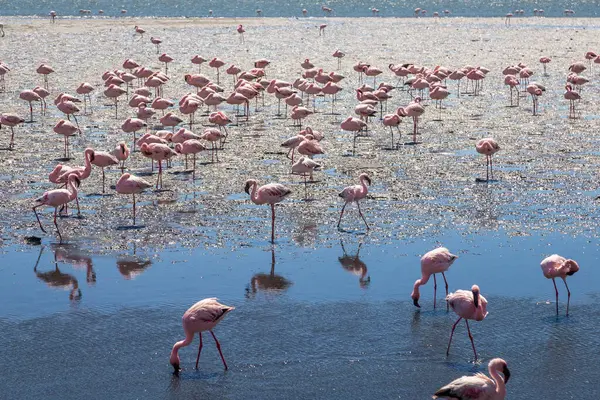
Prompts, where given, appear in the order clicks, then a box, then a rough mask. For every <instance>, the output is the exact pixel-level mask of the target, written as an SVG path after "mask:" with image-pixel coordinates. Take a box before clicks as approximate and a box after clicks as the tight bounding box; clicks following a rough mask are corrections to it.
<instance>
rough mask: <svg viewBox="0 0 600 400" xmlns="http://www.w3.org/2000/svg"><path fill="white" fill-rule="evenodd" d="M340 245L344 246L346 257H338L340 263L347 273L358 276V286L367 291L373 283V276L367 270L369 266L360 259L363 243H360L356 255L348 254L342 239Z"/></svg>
mask: <svg viewBox="0 0 600 400" xmlns="http://www.w3.org/2000/svg"><path fill="white" fill-rule="evenodd" d="M340 244H341V245H342V251H343V252H344V255H343V256H341V257H338V261H339V262H340V264H341V265H342V268H344V269H345V270H346V271H348V272H350V273H352V274H354V275H357V276H358V284H359V285H360V287H361V288H363V289H366V288H367V287H368V286H369V284H370V283H371V276H369V275H368V274H367V273H368V270H367V264H365V263H364V262H363V261H362V260H361V259H360V256H359V254H360V248H361V247H362V245H363V242H362V241H361V242H359V243H358V248H357V249H356V254H354V255H348V253H347V252H346V248H345V247H344V241H343V240H341V239H340Z"/></svg>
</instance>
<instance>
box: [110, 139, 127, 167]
mask: <svg viewBox="0 0 600 400" xmlns="http://www.w3.org/2000/svg"><path fill="white" fill-rule="evenodd" d="M111 154H112V155H113V156H115V158H116V159H117V160H119V161H120V162H121V173H123V172H124V171H125V160H127V159H128V158H129V154H130V150H129V147H127V144H125V142H121V143H119V144H117V147H115V148H114V149H113V151H112V153H111Z"/></svg>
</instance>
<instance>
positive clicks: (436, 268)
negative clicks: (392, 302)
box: [410, 247, 458, 309]
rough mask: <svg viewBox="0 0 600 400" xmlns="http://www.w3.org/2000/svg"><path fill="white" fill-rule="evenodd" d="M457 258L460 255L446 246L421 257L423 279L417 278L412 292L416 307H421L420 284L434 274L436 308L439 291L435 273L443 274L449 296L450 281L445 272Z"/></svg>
mask: <svg viewBox="0 0 600 400" xmlns="http://www.w3.org/2000/svg"><path fill="white" fill-rule="evenodd" d="M457 258H458V256H456V255H454V254H452V253H450V251H449V250H448V249H447V248H445V247H438V248H437V249H433V250H431V251H429V252H428V253H426V254H425V255H424V256H423V257H421V279H417V281H416V282H415V285H414V287H413V291H412V293H411V294H410V297H411V298H412V300H413V304H414V305H415V306H416V307H419V308H420V307H421V306H420V305H419V298H420V297H421V294H420V293H419V286H422V285H425V284H426V283H427V282H428V281H429V278H430V277H431V275H433V308H435V304H436V293H437V280H436V277H435V274H439V273H441V274H442V277H443V278H444V283H445V284H446V296H448V281H447V280H446V275H445V274H444V273H445V272H446V271H448V269H449V268H450V266H451V265H452V263H454V261H455V260H456V259H457ZM447 308H448V304H446V309H447Z"/></svg>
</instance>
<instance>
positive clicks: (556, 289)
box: [552, 278, 558, 316]
mask: <svg viewBox="0 0 600 400" xmlns="http://www.w3.org/2000/svg"><path fill="white" fill-rule="evenodd" d="M552 283H553V284H554V292H555V293H556V315H557V316H558V288H557V287H556V281H555V280H554V278H552Z"/></svg>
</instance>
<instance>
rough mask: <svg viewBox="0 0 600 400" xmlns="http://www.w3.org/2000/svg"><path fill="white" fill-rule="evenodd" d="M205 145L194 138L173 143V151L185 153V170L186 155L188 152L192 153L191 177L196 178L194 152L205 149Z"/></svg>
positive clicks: (186, 167)
mask: <svg viewBox="0 0 600 400" xmlns="http://www.w3.org/2000/svg"><path fill="white" fill-rule="evenodd" d="M205 150H206V147H204V145H203V144H202V143H200V141H198V140H196V139H188V140H186V141H184V142H183V143H177V144H176V145H175V151H176V152H177V153H179V154H184V155H185V169H186V171H187V169H188V166H187V156H188V154H192V156H193V167H194V169H193V170H192V171H193V172H192V179H196V154H198V153H200V152H201V151H205Z"/></svg>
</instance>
